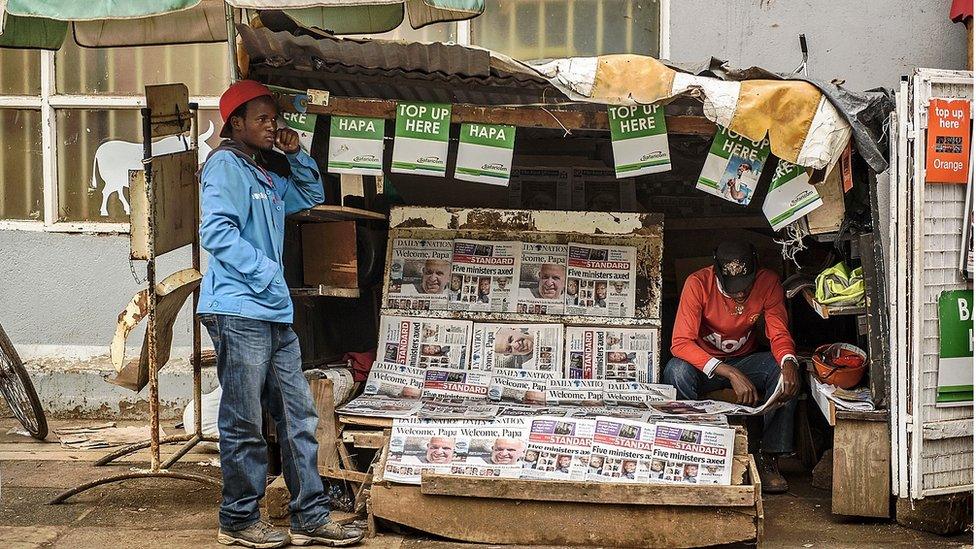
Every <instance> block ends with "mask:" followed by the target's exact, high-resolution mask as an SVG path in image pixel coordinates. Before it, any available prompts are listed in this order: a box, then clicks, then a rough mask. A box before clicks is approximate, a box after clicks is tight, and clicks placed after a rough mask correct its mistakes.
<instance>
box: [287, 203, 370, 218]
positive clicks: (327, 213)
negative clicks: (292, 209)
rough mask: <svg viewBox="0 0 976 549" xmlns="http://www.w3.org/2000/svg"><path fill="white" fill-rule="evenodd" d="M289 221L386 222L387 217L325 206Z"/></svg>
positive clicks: (358, 210) (315, 208)
mask: <svg viewBox="0 0 976 549" xmlns="http://www.w3.org/2000/svg"><path fill="white" fill-rule="evenodd" d="M289 219H293V220H295V221H300V222H305V223H321V222H328V221H357V220H363V221H386V216H385V215H383V214H381V213H377V212H371V211H369V210H362V209H359V208H350V207H348V206H328V205H324V204H323V205H319V206H313V207H311V208H309V209H307V210H302V211H300V212H298V213H295V214H292V215H291V216H290V217H289Z"/></svg>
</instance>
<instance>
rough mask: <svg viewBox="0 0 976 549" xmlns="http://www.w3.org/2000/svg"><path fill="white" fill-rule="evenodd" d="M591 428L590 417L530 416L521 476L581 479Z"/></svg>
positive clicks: (587, 455)
mask: <svg viewBox="0 0 976 549" xmlns="http://www.w3.org/2000/svg"><path fill="white" fill-rule="evenodd" d="M595 428H596V422H595V421H593V420H592V419H571V418H565V417H555V416H539V417H534V418H532V419H531V423H530V425H529V444H528V449H527V450H526V451H525V461H524V462H523V464H522V471H521V477H522V478H544V479H554V480H585V479H586V474H587V470H588V467H589V463H590V451H591V449H592V446H593V431H594V429H595Z"/></svg>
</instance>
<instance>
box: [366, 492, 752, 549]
mask: <svg viewBox="0 0 976 549" xmlns="http://www.w3.org/2000/svg"><path fill="white" fill-rule="evenodd" d="M544 484H552V483H550V482H546V483H544ZM672 487H673V486H672ZM703 488H704V487H703ZM748 489H749V491H750V494H751V493H752V490H753V487H751V486H750V487H748ZM587 503H589V502H587ZM369 506H370V510H371V511H372V514H373V515H375V516H376V517H377V518H382V519H386V520H389V521H391V522H395V523H397V524H402V525H405V526H409V527H411V528H416V529H418V530H421V531H423V532H427V533H429V534H434V535H438V536H443V537H446V538H450V539H454V540H460V541H466V542H472V543H492V544H517V545H555V546H570V545H572V546H581V545H585V546H605V547H703V546H710V545H719V544H725V543H737V542H745V541H753V540H755V539H756V537H757V528H758V524H757V517H756V507H755V505H754V504H753V503H750V506H748V507H694V506H688V505H659V506H656V505H619V504H592V505H589V504H586V505H581V504H580V503H578V502H558V501H557V502H552V501H531V500H511V499H485V498H472V497H457V496H431V495H426V494H423V493H421V491H420V487H417V486H403V485H395V484H387V485H376V484H374V485H373V487H372V489H371V490H370V500H369ZM662 525H663V526H662Z"/></svg>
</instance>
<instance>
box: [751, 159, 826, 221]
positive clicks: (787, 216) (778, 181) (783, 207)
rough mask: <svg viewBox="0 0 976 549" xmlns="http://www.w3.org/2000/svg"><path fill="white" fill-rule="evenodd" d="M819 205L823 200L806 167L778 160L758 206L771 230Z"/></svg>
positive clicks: (798, 217) (821, 204) (794, 219)
mask: <svg viewBox="0 0 976 549" xmlns="http://www.w3.org/2000/svg"><path fill="white" fill-rule="evenodd" d="M820 206H823V200H821V199H820V193H818V192H817V188H816V187H814V186H813V185H811V184H810V176H809V175H808V174H807V170H806V169H805V168H803V167H802V166H797V165H796V164H791V163H790V162H787V161H785V160H780V161H779V162H778V163H777V164H776V173H775V174H773V180H772V182H771V183H770V184H769V193H767V194H766V200H765V201H764V202H763V207H762V210H763V213H764V214H766V219H767V220H768V221H769V224H770V225H772V227H773V230H774V231H778V230H780V229H782V228H784V227H786V226H787V225H789V224H790V223H793V222H794V221H796V220H797V219H800V218H801V217H803V216H805V215H807V214H808V213H810V212H812V211H813V210H816V209H817V208H819V207H820Z"/></svg>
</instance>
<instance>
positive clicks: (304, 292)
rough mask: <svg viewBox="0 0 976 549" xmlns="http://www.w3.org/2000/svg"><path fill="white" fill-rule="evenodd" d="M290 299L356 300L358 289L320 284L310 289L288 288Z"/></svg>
mask: <svg viewBox="0 0 976 549" xmlns="http://www.w3.org/2000/svg"><path fill="white" fill-rule="evenodd" d="M289 290H290V291H291V296H292V297H342V298H347V299H356V298H358V297H359V288H333V287H332V286H326V285H325V284H321V285H319V286H317V287H311V288H289Z"/></svg>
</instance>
